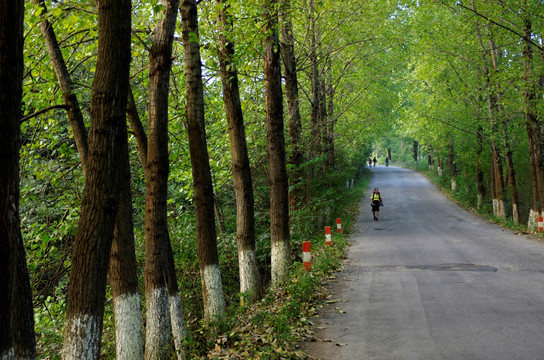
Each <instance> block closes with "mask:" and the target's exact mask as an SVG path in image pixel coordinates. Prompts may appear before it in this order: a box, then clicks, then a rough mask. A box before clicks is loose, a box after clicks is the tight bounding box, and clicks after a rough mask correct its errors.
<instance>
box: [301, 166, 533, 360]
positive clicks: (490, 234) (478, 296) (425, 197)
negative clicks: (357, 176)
mask: <svg viewBox="0 0 544 360" xmlns="http://www.w3.org/2000/svg"><path fill="white" fill-rule="evenodd" d="M372 172H373V178H372V181H371V184H370V187H369V190H368V193H367V195H365V199H364V200H363V202H362V204H361V209H360V214H359V216H358V218H357V220H356V225H355V229H354V233H353V235H351V236H350V241H351V247H350V249H349V252H348V255H347V259H346V261H345V263H344V268H343V270H342V271H341V272H339V273H338V274H337V275H336V281H334V282H332V283H331V284H330V294H331V299H330V300H329V304H328V305H326V306H325V307H324V308H323V309H321V310H320V313H321V314H320V316H319V317H316V318H314V319H313V322H314V323H315V326H314V327H313V330H314V331H315V337H316V340H317V341H316V342H307V343H303V344H301V346H302V347H303V348H305V349H307V350H308V351H309V357H308V359H350V360H357V359H387V360H390V359H433V360H436V359H456V360H457V359H493V360H497V359H508V360H512V359H544V242H542V241H541V240H537V239H534V238H531V237H529V236H520V235H516V234H514V233H513V232H511V231H509V230H505V229H502V228H500V227H498V226H496V225H493V224H490V223H488V222H487V221H485V220H482V219H480V218H479V217H477V216H476V215H473V214H471V213H469V212H467V211H464V210H463V209H461V208H460V207H459V206H457V205H456V204H454V203H452V202H451V201H450V200H448V199H447V198H446V197H445V196H444V195H443V194H441V193H440V192H439V191H437V190H436V189H435V187H434V186H433V185H432V184H430V183H429V181H428V180H427V179H425V178H424V177H423V176H421V175H419V174H417V173H414V172H412V171H410V170H406V169H401V168H397V167H380V166H377V167H375V168H372ZM374 187H378V188H379V190H380V192H381V194H382V198H383V202H384V205H385V206H384V207H383V208H382V209H381V211H380V218H379V221H374V220H373V218H372V213H371V211H370V205H369V203H370V194H371V191H372V189H373V188H374Z"/></svg>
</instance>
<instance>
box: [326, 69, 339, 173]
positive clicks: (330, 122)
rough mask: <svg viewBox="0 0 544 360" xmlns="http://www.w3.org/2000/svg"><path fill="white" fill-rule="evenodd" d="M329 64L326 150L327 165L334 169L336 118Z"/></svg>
mask: <svg viewBox="0 0 544 360" xmlns="http://www.w3.org/2000/svg"><path fill="white" fill-rule="evenodd" d="M331 66H332V65H331V64H330V62H329V66H328V67H327V79H328V83H327V86H326V89H327V90H326V96H325V97H326V100H327V108H326V116H327V124H326V131H325V133H326V142H325V144H326V151H327V165H328V167H329V169H331V170H332V169H334V165H335V153H334V125H336V118H335V114H334V86H333V84H332V74H331Z"/></svg>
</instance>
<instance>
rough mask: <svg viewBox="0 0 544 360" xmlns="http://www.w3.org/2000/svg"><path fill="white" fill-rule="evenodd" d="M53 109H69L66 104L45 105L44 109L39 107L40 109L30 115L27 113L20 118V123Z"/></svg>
mask: <svg viewBox="0 0 544 360" xmlns="http://www.w3.org/2000/svg"><path fill="white" fill-rule="evenodd" d="M55 109H64V110H66V111H68V109H70V107H69V106H68V105H53V106H50V107H47V108H45V109H41V110H40V111H37V112H35V113H34V114H30V115H27V116H25V117H23V118H21V123H22V122H25V121H27V120H30V119H32V118H34V117H36V116H38V115H41V114H43V113H46V112H48V111H50V110H55Z"/></svg>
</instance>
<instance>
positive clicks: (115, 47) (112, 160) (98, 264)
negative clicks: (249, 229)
mask: <svg viewBox="0 0 544 360" xmlns="http://www.w3.org/2000/svg"><path fill="white" fill-rule="evenodd" d="M130 32H131V2H130V0H119V1H112V0H105V1H101V2H100V3H98V56H97V64H96V73H95V78H94V81H93V88H92V99H91V111H90V112H91V127H90V132H89V154H88V159H87V172H86V174H85V190H84V192H83V198H82V205H81V217H80V220H79V224H78V228H77V232H76V239H75V242H74V249H73V255H72V271H71V273H70V286H69V289H68V309H67V314H66V326H65V336H64V347H63V358H64V359H81V358H98V356H99V354H100V341H101V336H102V319H103V315H104V300H105V291H106V275H107V271H108V265H109V255H110V251H111V244H112V240H113V233H114V228H115V219H116V216H117V210H118V204H119V194H120V188H119V183H120V181H119V177H120V171H119V168H120V160H121V159H120V157H119V153H120V152H121V151H122V150H121V148H122V147H123V146H125V144H126V142H127V132H126V117H125V112H126V107H127V97H128V76H129V68H130V56H131V53H130Z"/></svg>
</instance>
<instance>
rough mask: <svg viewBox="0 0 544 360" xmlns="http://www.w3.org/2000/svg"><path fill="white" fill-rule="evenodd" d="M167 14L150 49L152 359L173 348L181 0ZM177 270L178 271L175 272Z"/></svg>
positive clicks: (147, 268)
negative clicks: (176, 50)
mask: <svg viewBox="0 0 544 360" xmlns="http://www.w3.org/2000/svg"><path fill="white" fill-rule="evenodd" d="M161 4H162V5H163V6H164V9H165V12H164V17H163V18H162V19H160V20H159V21H158V22H157V25H156V26H155V30H154V38H153V44H152V46H151V50H150V52H149V66H150V69H149V119H148V121H149V131H148V138H147V162H146V165H145V174H146V196H145V199H146V200H145V240H146V249H145V253H146V259H145V265H144V276H145V290H146V304H147V311H146V316H147V317H146V348H145V358H146V359H148V360H153V359H164V358H167V357H168V356H169V354H170V350H171V347H170V340H171V337H170V334H171V333H170V326H171V318H170V308H169V296H168V283H169V282H170V281H175V279H170V277H171V276H172V274H171V273H170V272H169V271H168V269H169V256H168V255H169V251H170V252H171V249H170V237H169V233H168V213H167V210H168V208H167V201H168V173H169V156H168V95H169V89H170V71H171V68H172V47H173V42H174V31H175V28H176V19H177V12H178V5H179V1H176V0H172V1H169V0H162V1H161ZM174 276H175V275H174Z"/></svg>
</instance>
